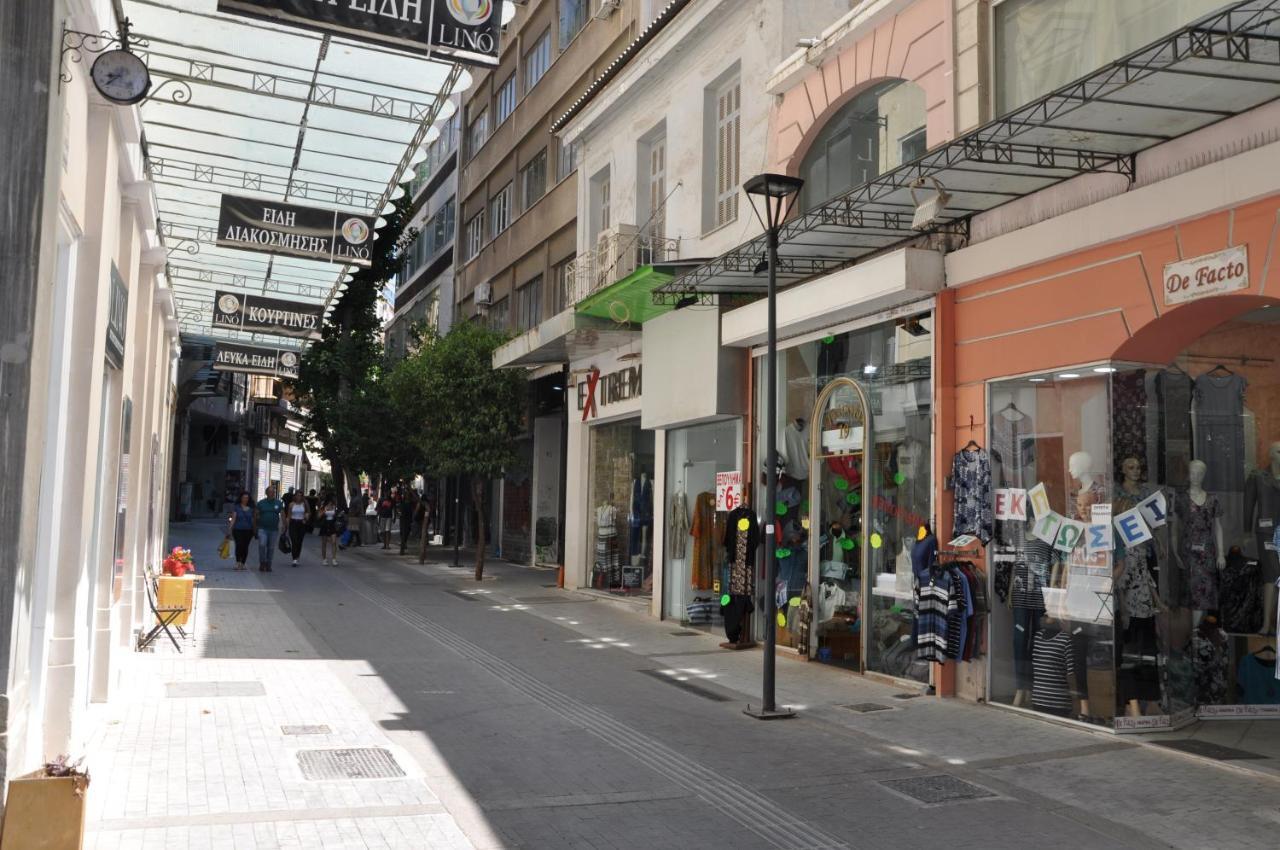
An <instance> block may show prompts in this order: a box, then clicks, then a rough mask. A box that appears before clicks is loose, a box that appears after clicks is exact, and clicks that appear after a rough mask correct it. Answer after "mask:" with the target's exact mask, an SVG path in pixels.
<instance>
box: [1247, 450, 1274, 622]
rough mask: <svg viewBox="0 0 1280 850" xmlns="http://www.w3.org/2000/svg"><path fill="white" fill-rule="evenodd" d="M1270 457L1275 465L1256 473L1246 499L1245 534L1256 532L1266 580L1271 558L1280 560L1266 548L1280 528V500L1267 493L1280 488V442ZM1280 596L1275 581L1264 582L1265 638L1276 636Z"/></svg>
mask: <svg viewBox="0 0 1280 850" xmlns="http://www.w3.org/2000/svg"><path fill="white" fill-rule="evenodd" d="M1267 455H1268V458H1269V460H1270V461H1271V462H1270V464H1269V465H1268V467H1267V469H1266V470H1260V471H1259V472H1256V473H1254V475H1253V476H1252V477H1251V478H1250V480H1249V483H1248V486H1247V492H1246V496H1245V503H1246V511H1245V518H1244V521H1245V526H1246V528H1245V530H1246V531H1253V532H1255V533H1256V535H1257V541H1258V562H1259V563H1260V564H1263V565H1264V569H1263V571H1262V573H1263V575H1264V576H1266V575H1267V570H1266V569H1265V564H1266V562H1267V560H1268V559H1269V558H1280V553H1273V552H1269V551H1268V550H1267V548H1266V547H1267V544H1268V543H1272V542H1273V539H1274V538H1273V535H1274V533H1275V527H1276V525H1280V522H1277V520H1278V519H1280V517H1276V516H1275V515H1274V514H1276V513H1280V508H1277V507H1276V505H1277V504H1278V502H1277V497H1276V496H1275V495H1274V494H1270V493H1267V492H1265V491H1264V488H1268V489H1275V488H1280V441H1278V442H1274V443H1272V444H1271V447H1270V450H1269V451H1268V452H1267ZM1267 473H1269V475H1268V474H1267ZM1268 479H1269V480H1268ZM1255 505H1256V510H1255ZM1277 592H1280V588H1277V587H1276V584H1275V582H1274V581H1264V582H1263V585H1262V606H1263V611H1262V631H1263V633H1264V634H1272V633H1273V632H1274V630H1275V624H1276V596H1277Z"/></svg>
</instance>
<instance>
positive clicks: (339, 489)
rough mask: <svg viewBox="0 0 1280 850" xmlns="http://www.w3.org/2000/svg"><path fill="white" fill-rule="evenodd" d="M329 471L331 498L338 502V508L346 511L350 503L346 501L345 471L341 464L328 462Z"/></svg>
mask: <svg viewBox="0 0 1280 850" xmlns="http://www.w3.org/2000/svg"><path fill="white" fill-rule="evenodd" d="M329 469H330V471H331V472H332V473H333V489H334V494H333V497H334V498H335V499H337V500H338V508H339V509H340V510H343V511H346V510H349V509H350V505H351V503H350V502H348V501H347V470H346V467H344V466H343V465H342V464H341V463H334V462H333V461H330V462H329Z"/></svg>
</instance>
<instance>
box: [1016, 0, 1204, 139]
mask: <svg viewBox="0 0 1280 850" xmlns="http://www.w3.org/2000/svg"><path fill="white" fill-rule="evenodd" d="M1222 5H1223V3H1222V0H1142V2H1129V3H1117V2H1115V0H1004V2H1002V3H1000V4H999V5H997V6H995V8H994V9H993V10H992V15H993V17H994V27H993V33H994V40H995V48H994V50H995V78H996V112H997V113H999V114H1002V115H1003V114H1004V113H1006V112H1010V111H1012V110H1014V109H1017V108H1018V107H1019V106H1022V105H1024V104H1027V103H1030V102H1031V101H1033V100H1035V99H1036V98H1038V97H1041V96H1043V95H1045V94H1048V93H1049V92H1051V91H1053V90H1054V89H1056V88H1058V87H1060V86H1064V85H1066V84H1067V83H1070V82H1071V81H1072V80H1077V79H1079V78H1080V77H1083V76H1085V75H1086V74H1089V73H1091V72H1093V71H1096V70H1097V69H1099V68H1101V67H1102V66H1103V65H1106V64H1107V63H1108V62H1113V61H1115V60H1116V59H1119V58H1120V57H1121V56H1125V55H1127V54H1129V53H1132V52H1133V51H1135V50H1138V49H1140V48H1141V47H1143V46H1145V45H1147V44H1150V43H1151V42H1152V41H1155V40H1156V39H1158V38H1160V37H1161V36H1164V35H1167V34H1169V33H1171V32H1173V31H1174V30H1176V29H1178V28H1179V27H1182V26H1185V25H1186V24H1189V23H1191V22H1192V21H1195V20H1196V19H1198V18H1200V17H1203V16H1204V15H1206V14H1208V13H1209V12H1212V11H1215V10H1217V9H1220V8H1221V7H1222Z"/></svg>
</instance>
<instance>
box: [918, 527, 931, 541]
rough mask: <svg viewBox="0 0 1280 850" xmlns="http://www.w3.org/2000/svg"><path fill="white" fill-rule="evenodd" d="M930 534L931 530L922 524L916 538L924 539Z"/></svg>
mask: <svg viewBox="0 0 1280 850" xmlns="http://www.w3.org/2000/svg"><path fill="white" fill-rule="evenodd" d="M928 534H929V532H928V531H926V530H925V527H924V526H923V525H922V526H920V530H919V531H917V532H916V540H924V539H925V537H926V536H928Z"/></svg>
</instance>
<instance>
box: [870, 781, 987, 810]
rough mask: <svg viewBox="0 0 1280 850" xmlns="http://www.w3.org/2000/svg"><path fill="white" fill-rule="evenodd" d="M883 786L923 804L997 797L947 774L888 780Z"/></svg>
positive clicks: (984, 789) (883, 782)
mask: <svg viewBox="0 0 1280 850" xmlns="http://www.w3.org/2000/svg"><path fill="white" fill-rule="evenodd" d="M880 784H881V785H883V786H885V787H886V788H888V789H890V790H891V791H897V792H898V793H899V794H904V795H906V796H908V797H910V798H912V799H913V800H919V801H920V802H921V803H929V804H933V803H953V802H955V801H956V800H980V799H982V798H983V797H994V796H996V795H995V794H993V793H992V792H990V791H988V790H987V789H986V788H981V787H979V786H977V785H974V784H973V783H972V782H965V781H964V780H963V779H957V778H956V777H954V776H948V775H947V774H945V773H944V774H939V775H938V776H917V777H912V778H911V779H886V780H883V781H881V783H880Z"/></svg>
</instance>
